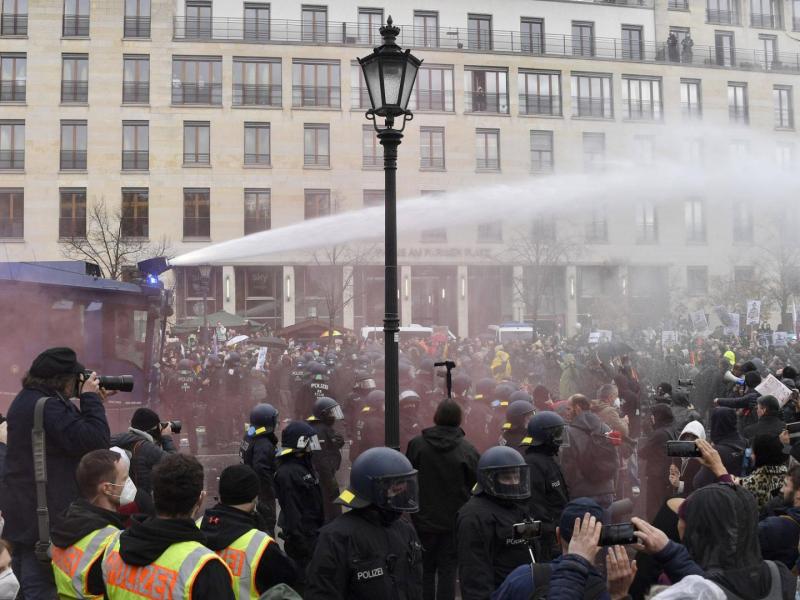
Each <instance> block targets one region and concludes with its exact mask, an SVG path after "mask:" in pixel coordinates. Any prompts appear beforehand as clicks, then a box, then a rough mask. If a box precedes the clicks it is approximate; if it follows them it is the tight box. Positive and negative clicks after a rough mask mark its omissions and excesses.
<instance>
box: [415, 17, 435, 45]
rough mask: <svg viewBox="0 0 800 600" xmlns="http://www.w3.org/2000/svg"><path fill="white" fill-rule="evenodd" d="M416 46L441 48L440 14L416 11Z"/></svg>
mask: <svg viewBox="0 0 800 600" xmlns="http://www.w3.org/2000/svg"><path fill="white" fill-rule="evenodd" d="M414 45H415V46H417V47H422V48H438V47H439V13H438V12H436V11H428V10H415V11H414Z"/></svg>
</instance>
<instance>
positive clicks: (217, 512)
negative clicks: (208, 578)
mask: <svg viewBox="0 0 800 600" xmlns="http://www.w3.org/2000/svg"><path fill="white" fill-rule="evenodd" d="M259 489H260V483H259V479H258V475H256V472H255V471H253V469H252V468H250V467H249V466H247V465H233V466H230V467H226V468H225V469H224V470H223V471H222V473H221V474H220V477H219V502H218V503H217V504H215V505H214V506H213V507H212V508H209V509H208V510H206V512H205V514H204V515H203V517H202V519H201V520H200V521H199V524H200V531H202V532H203V533H204V534H205V536H206V546H207V547H208V548H210V549H211V550H213V551H214V552H216V553H217V554H219V556H220V557H221V558H222V560H224V561H225V563H226V564H227V565H228V567H230V569H231V573H233V585H234V590H237V594H236V597H237V600H250V599H255V598H258V597H259V596H260V595H261V594H263V593H264V592H266V591H267V590H268V589H270V588H272V587H274V586H276V585H280V584H286V585H289V586H294V585H295V583H296V581H297V566H296V565H295V563H294V561H293V560H292V559H291V558H289V557H288V556H286V554H285V553H284V552H283V551H282V550H281V549H280V547H279V546H278V544H277V542H276V541H275V540H274V539H272V537H270V536H269V534H268V533H267V532H266V531H265V530H264V528H263V525H262V526H261V527H259V515H258V492H259Z"/></svg>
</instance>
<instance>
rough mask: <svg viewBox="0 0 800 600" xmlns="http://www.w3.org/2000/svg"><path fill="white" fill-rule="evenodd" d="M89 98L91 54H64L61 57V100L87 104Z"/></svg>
mask: <svg viewBox="0 0 800 600" xmlns="http://www.w3.org/2000/svg"><path fill="white" fill-rule="evenodd" d="M88 100H89V56H88V55H86V54H64V55H63V56H62V59H61V102H64V103H67V102H69V103H79V104H85V103H86V102H88Z"/></svg>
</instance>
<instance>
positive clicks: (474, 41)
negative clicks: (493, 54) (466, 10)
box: [467, 14, 492, 50]
mask: <svg viewBox="0 0 800 600" xmlns="http://www.w3.org/2000/svg"><path fill="white" fill-rule="evenodd" d="M467 47H468V48H469V49H470V50H491V49H492V16H491V15H473V14H470V15H467Z"/></svg>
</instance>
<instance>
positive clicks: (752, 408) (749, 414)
mask: <svg viewBox="0 0 800 600" xmlns="http://www.w3.org/2000/svg"><path fill="white" fill-rule="evenodd" d="M759 385H761V375H759V374H758V371H748V372H747V373H745V374H744V386H745V390H744V394H743V395H741V396H739V397H736V398H714V406H725V407H728V408H735V409H741V411H742V412H741V415H740V417H739V431H742V432H743V431H744V429H745V428H746V427H747V426H749V425H753V424H754V423H755V422H756V421H757V420H758V414H757V413H756V406H757V404H758V399H759V398H760V397H761V394H760V393H759V392H757V391H756V387H758V386H759Z"/></svg>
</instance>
